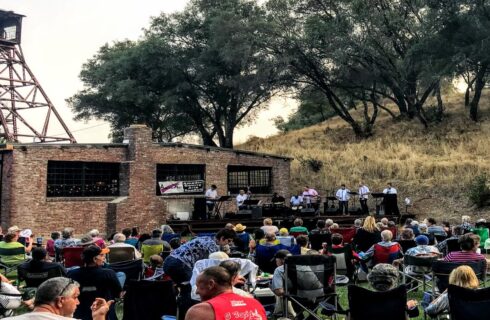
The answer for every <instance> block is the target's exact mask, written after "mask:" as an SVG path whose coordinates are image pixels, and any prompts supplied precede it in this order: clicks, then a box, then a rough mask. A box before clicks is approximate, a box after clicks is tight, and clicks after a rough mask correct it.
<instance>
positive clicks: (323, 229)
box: [310, 219, 329, 234]
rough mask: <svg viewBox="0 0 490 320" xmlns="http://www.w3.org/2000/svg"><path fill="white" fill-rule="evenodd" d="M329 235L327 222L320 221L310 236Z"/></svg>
mask: <svg viewBox="0 0 490 320" xmlns="http://www.w3.org/2000/svg"><path fill="white" fill-rule="evenodd" d="M325 233H329V231H328V230H327V229H326V224H325V220H322V219H318V221H317V222H316V228H315V229H313V230H311V231H310V234H325Z"/></svg>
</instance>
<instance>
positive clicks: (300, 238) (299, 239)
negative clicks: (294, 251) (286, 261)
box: [296, 234, 310, 254]
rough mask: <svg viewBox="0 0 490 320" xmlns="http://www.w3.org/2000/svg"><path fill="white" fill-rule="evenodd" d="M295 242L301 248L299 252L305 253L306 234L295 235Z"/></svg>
mask: <svg viewBox="0 0 490 320" xmlns="http://www.w3.org/2000/svg"><path fill="white" fill-rule="evenodd" d="M296 244H297V245H298V246H299V247H300V248H301V254H306V253H307V252H308V250H310V249H309V248H308V236H306V235H303V234H302V235H299V236H297V237H296Z"/></svg>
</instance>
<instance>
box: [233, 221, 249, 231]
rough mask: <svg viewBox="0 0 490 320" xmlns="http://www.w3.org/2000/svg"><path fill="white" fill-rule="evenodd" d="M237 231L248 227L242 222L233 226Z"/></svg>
mask: <svg viewBox="0 0 490 320" xmlns="http://www.w3.org/2000/svg"><path fill="white" fill-rule="evenodd" d="M233 229H234V230H235V231H236V232H242V231H243V230H245V229H247V226H244V225H242V224H241V223H239V224H237V225H236V226H235V228H233Z"/></svg>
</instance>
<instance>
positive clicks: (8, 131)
mask: <svg viewBox="0 0 490 320" xmlns="http://www.w3.org/2000/svg"><path fill="white" fill-rule="evenodd" d="M23 17H24V16H23V15H20V14H16V13H14V12H12V11H4V10H0V109H1V112H0V122H1V124H2V126H1V127H0V137H2V138H4V139H5V140H7V141H12V142H38V143H39V142H63V141H67V142H71V143H76V141H75V138H74V137H73V135H72V133H71V132H70V129H68V127H67V126H66V124H65V123H64V121H63V119H62V118H61V116H60V114H59V113H58V112H57V111H56V109H55V107H54V105H53V103H52V102H51V100H49V98H48V96H47V94H46V92H45V91H44V90H43V88H42V87H41V84H40V83H39V81H37V79H36V77H35V76H34V74H33V73H32V71H31V69H30V68H29V66H28V65H27V63H26V60H25V58H24V54H23V53H22V48H21V47H20V40H21V29H22V18H23ZM53 131H54V132H53ZM22 138H24V141H21V139H22Z"/></svg>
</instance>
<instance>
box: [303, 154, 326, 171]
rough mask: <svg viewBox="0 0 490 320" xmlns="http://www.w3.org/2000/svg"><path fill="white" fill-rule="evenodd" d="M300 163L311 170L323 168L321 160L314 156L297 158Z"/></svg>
mask: <svg viewBox="0 0 490 320" xmlns="http://www.w3.org/2000/svg"><path fill="white" fill-rule="evenodd" d="M298 160H299V162H300V163H301V165H302V166H303V167H305V168H307V169H310V170H311V171H313V172H315V173H316V172H320V170H322V168H323V161H322V160H318V159H315V158H302V157H301V158H299V159H298Z"/></svg>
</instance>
